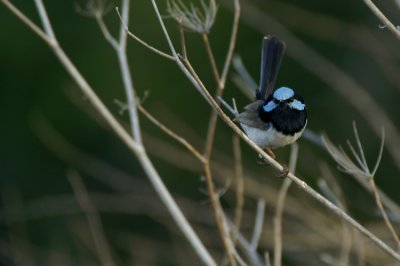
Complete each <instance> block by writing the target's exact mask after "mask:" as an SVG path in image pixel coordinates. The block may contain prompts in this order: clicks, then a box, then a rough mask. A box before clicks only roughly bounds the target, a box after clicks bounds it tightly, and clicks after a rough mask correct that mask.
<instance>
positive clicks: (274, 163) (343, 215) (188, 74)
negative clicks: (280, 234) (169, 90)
mask: <svg viewBox="0 0 400 266" xmlns="http://www.w3.org/2000/svg"><path fill="white" fill-rule="evenodd" d="M151 2H152V4H153V7H154V11H155V13H156V15H157V18H158V21H159V23H160V26H161V29H162V31H163V33H164V36H165V38H166V41H167V42H168V45H169V47H170V49H171V52H172V54H173V55H174V57H175V58H176V63H177V65H178V67H179V68H180V69H181V70H182V72H183V73H184V74H185V76H186V77H187V78H188V79H189V80H190V82H191V83H192V84H193V86H194V87H195V88H196V89H197V90H198V91H200V92H201V95H202V96H203V97H206V98H207V102H208V103H210V104H211V106H212V107H213V108H214V109H216V110H217V112H218V114H219V116H220V117H221V118H222V120H223V121H224V122H225V123H226V124H227V125H228V126H229V127H230V128H231V129H232V130H233V131H234V132H235V133H236V134H238V136H239V137H241V138H242V139H243V140H244V141H245V142H246V143H247V144H248V145H249V146H250V147H251V148H252V149H253V150H255V151H256V152H257V153H258V154H260V155H261V156H262V158H264V159H265V160H266V161H267V162H268V163H269V164H270V165H271V166H272V167H274V168H275V169H277V170H278V171H282V170H284V167H283V166H282V165H281V164H279V163H278V162H277V161H275V160H274V159H272V158H271V157H270V156H269V155H268V154H266V153H265V152H264V151H263V150H262V149H261V148H260V147H258V146H257V145H256V144H255V143H254V142H253V141H252V140H251V139H249V137H248V136H247V135H246V134H245V133H244V132H243V131H241V130H240V128H239V127H238V126H237V125H236V124H235V123H234V122H233V121H232V120H231V119H230V118H229V117H228V116H227V115H226V114H225V113H224V111H223V110H222V109H221V108H220V106H219V105H218V103H217V102H216V101H215V100H214V98H213V97H212V96H211V95H210V93H209V92H208V90H207V89H206V88H205V86H204V84H203V83H202V82H201V81H199V80H198V79H196V78H195V77H193V76H192V75H191V72H190V71H189V70H188V69H187V68H186V67H185V64H184V63H182V62H181V60H180V57H179V56H178V54H177V53H176V50H175V48H174V45H173V44H172V41H171V38H170V37H169V34H168V31H167V29H166V27H165V25H164V22H163V19H162V17H161V14H160V12H159V9H158V6H157V4H156V2H155V0H151ZM287 178H289V179H291V180H292V181H293V182H294V183H296V184H297V185H298V186H299V188H301V189H302V190H303V191H305V192H306V193H307V194H309V195H311V196H312V197H313V198H314V199H316V200H317V201H318V202H320V203H321V204H323V205H324V206H325V207H327V208H328V209H330V210H331V211H332V212H333V213H335V214H336V215H338V216H339V217H341V218H343V219H344V220H345V221H346V222H348V223H349V224H350V225H352V226H353V227H354V228H356V229H357V230H359V231H360V232H361V233H362V234H364V235H365V236H366V237H367V238H368V239H370V240H371V241H372V242H373V243H374V244H375V245H377V246H378V247H379V248H381V249H382V250H384V251H385V252H386V253H387V254H388V255H390V256H392V257H393V258H395V259H396V260H398V261H400V254H398V253H397V252H396V251H394V250H393V249H392V248H391V247H389V246H388V245H386V244H385V243H384V242H383V241H382V240H380V239H379V238H378V237H376V236H375V235H374V234H372V233H371V232H370V231H368V230H367V229H366V228H364V227H363V226H362V225H361V224H359V223H358V222H357V221H356V220H354V219H353V218H352V217H351V216H349V215H348V214H347V213H345V212H344V211H343V210H341V209H340V208H338V207H337V206H336V205H334V204H333V203H331V202H330V201H329V200H327V199H326V198H324V197H323V196H322V195H321V194H320V193H318V192H317V191H316V190H314V189H313V188H311V187H309V186H308V185H307V183H306V182H304V181H303V180H301V179H300V178H298V177H297V176H295V175H293V174H292V173H290V172H289V173H288V175H287Z"/></svg>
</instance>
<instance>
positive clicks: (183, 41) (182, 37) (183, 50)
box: [178, 19, 187, 59]
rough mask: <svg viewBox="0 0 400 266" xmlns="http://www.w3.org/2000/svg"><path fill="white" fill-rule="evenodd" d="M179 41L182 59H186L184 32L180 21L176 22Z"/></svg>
mask: <svg viewBox="0 0 400 266" xmlns="http://www.w3.org/2000/svg"><path fill="white" fill-rule="evenodd" d="M178 29H179V39H180V40H181V49H182V56H183V58H185V59H187V51H186V41H185V31H184V30H183V25H182V19H181V20H180V21H178Z"/></svg>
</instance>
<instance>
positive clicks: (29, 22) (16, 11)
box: [1, 0, 53, 46]
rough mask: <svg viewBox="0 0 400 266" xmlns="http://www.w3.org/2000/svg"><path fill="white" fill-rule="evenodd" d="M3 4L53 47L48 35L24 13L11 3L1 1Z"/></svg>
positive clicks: (5, 0) (4, 0)
mask: <svg viewBox="0 0 400 266" xmlns="http://www.w3.org/2000/svg"><path fill="white" fill-rule="evenodd" d="M1 2H2V3H3V4H4V5H5V6H6V7H7V8H8V9H9V10H10V11H11V13H13V14H14V15H15V16H16V17H17V18H19V19H20V20H21V21H22V22H23V23H24V24H25V25H26V26H28V28H29V29H31V30H32V31H33V32H34V33H36V35H37V36H39V37H40V38H41V39H42V40H43V41H45V42H46V43H47V44H48V45H50V46H51V45H52V44H53V43H52V41H51V40H49V38H48V37H47V35H46V33H45V32H44V31H43V30H42V29H40V28H39V27H38V26H37V25H36V24H35V23H33V21H32V20H30V19H29V18H28V17H27V16H25V14H24V13H22V12H21V11H20V10H19V9H18V8H16V7H15V6H14V5H13V4H12V3H11V2H10V1H8V0H1Z"/></svg>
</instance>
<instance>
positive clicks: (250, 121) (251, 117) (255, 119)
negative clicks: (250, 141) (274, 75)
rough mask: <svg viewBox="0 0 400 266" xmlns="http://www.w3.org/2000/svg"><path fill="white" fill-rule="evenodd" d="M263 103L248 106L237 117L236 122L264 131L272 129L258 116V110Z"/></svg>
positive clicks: (257, 102)
mask: <svg viewBox="0 0 400 266" xmlns="http://www.w3.org/2000/svg"><path fill="white" fill-rule="evenodd" d="M263 103H264V102H263V101H261V100H258V101H255V102H253V103H251V104H249V105H247V106H246V107H245V108H244V109H245V110H244V111H243V112H242V113H240V114H239V115H238V116H236V118H235V121H237V122H239V123H240V124H242V125H246V126H249V127H255V128H259V129H263V130H266V129H268V128H269V127H270V124H269V123H265V122H264V121H262V120H261V118H260V116H259V114H258V110H259V108H260V106H261V105H262V104H263Z"/></svg>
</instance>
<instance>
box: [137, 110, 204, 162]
mask: <svg viewBox="0 0 400 266" xmlns="http://www.w3.org/2000/svg"><path fill="white" fill-rule="evenodd" d="M138 109H139V111H140V112H142V114H143V115H144V116H146V118H147V119H149V120H150V121H151V122H152V123H153V124H154V125H155V126H157V127H158V128H159V129H161V130H162V131H163V132H164V133H166V134H167V135H168V136H170V137H171V138H173V139H175V140H176V141H177V142H179V143H180V144H182V145H183V146H184V147H185V148H186V149H187V150H188V151H190V152H191V153H192V154H193V156H194V157H196V158H197V159H198V160H199V161H200V162H202V163H205V160H204V157H203V155H201V153H200V152H199V151H198V150H197V149H196V148H195V147H193V146H192V145H191V144H190V143H189V142H188V141H187V140H186V139H185V138H183V137H181V136H179V135H178V134H176V133H175V132H173V131H172V130H171V129H170V128H168V127H167V126H166V125H164V124H163V123H161V122H160V121H158V120H157V119H156V118H155V117H154V116H152V115H151V114H150V113H149V112H147V111H146V109H144V107H143V106H141V105H138Z"/></svg>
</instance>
